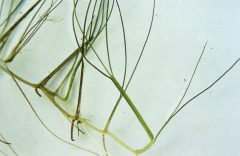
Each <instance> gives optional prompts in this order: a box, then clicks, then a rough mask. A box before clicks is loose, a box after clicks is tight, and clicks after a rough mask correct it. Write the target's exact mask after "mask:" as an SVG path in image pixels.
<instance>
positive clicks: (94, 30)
mask: <svg viewBox="0 0 240 156" xmlns="http://www.w3.org/2000/svg"><path fill="white" fill-rule="evenodd" d="M5 3H7V4H5ZM24 3H25V2H24V0H21V1H14V0H12V1H10V4H9V2H6V1H4V0H2V1H1V7H0V8H1V10H0V15H1V23H0V24H1V36H0V46H1V49H0V54H1V66H0V68H1V70H2V71H4V72H5V73H7V74H8V75H9V76H10V77H11V78H12V79H13V82H14V83H15V84H16V86H17V88H18V89H19V90H20V91H21V93H22V95H23V96H24V98H25V100H26V102H27V103H28V104H29V106H30V107H31V109H32V111H33V113H34V114H35V115H36V116H37V118H38V120H39V121H40V122H41V124H42V125H43V126H44V127H45V128H46V129H47V131H48V132H50V133H51V134H52V135H53V136H55V137H56V138H58V139H60V140H61V141H63V142H65V143H66V144H69V145H71V146H75V147H77V148H79V149H81V150H84V151H86V152H88V153H91V154H93V155H99V154H98V153H97V152H95V151H94V149H88V148H85V147H84V148H83V147H81V146H78V145H76V144H75V143H74V141H75V140H76V137H75V135H74V134H75V130H77V132H78V133H82V134H85V135H90V134H89V132H88V131H95V132H97V133H98V134H99V135H101V136H102V145H99V146H101V149H102V150H103V151H102V153H103V154H104V155H110V154H111V151H109V150H108V147H107V139H106V136H108V137H110V138H112V139H113V140H115V142H117V143H118V144H120V145H121V146H122V147H123V148H125V149H127V150H128V151H129V152H131V153H132V154H133V155H140V154H142V153H144V152H146V151H147V150H149V149H150V148H151V147H152V146H153V145H154V143H155V142H156V141H157V139H158V138H159V136H160V135H161V133H162V132H163V130H164V129H165V127H166V126H167V125H168V124H169V123H170V121H172V119H174V117H176V116H177V115H178V113H179V112H180V111H181V110H183V109H184V108H185V107H186V106H187V105H189V104H190V102H191V101H193V100H194V99H196V98H197V97H199V96H200V95H201V94H203V93H204V92H206V91H208V90H209V89H210V88H212V87H213V86H214V85H215V84H216V83H218V82H219V81H220V80H221V79H222V78H223V77H224V76H225V75H226V74H227V73H228V72H229V71H230V70H231V69H232V68H233V67H234V66H235V65H236V64H237V63H238V62H239V61H240V59H237V60H236V62H234V63H233V64H232V66H230V67H229V68H228V69H227V70H226V71H225V72H224V73H223V74H222V75H221V76H220V77H219V78H218V79H216V80H215V81H214V82H212V84H210V85H209V86H208V87H206V88H205V89H204V90H202V91H201V92H199V93H198V94H196V95H195V96H193V97H192V98H190V99H187V100H185V96H186V94H187V93H188V90H189V88H190V87H191V84H192V81H193V79H194V76H195V73H196V72H197V69H198V66H199V65H200V62H201V59H202V57H203V55H204V52H205V48H206V46H207V42H206V44H205V45H204V48H203V50H202V52H201V54H200V56H199V59H198V61H197V63H196V65H195V68H194V70H193V72H192V75H191V78H190V81H189V82H188V85H187V88H186V89H185V91H184V93H183V95H182V97H181V99H180V101H179V102H178V103H177V104H176V106H175V108H174V110H173V112H172V113H171V114H170V115H169V117H168V118H167V120H166V121H165V123H164V124H163V126H162V127H160V128H159V130H158V132H157V133H156V134H154V133H153V132H152V130H151V127H150V126H149V124H148V123H147V122H146V121H145V119H144V117H143V115H142V114H141V112H140V111H139V110H138V108H137V107H136V105H135V103H134V101H133V100H132V98H131V96H130V95H129V94H128V87H129V85H130V84H131V81H132V80H133V77H134V75H135V73H136V72H137V69H138V67H139V66H140V64H141V60H142V58H143V54H144V51H145V47H146V46H147V43H148V40H149V38H150V36H151V30H152V27H153V26H154V15H155V5H156V2H155V0H153V1H152V12H151V19H149V21H146V22H148V25H149V26H148V31H147V32H146V38H145V42H144V44H143V45H141V51H140V52H139V54H138V56H137V59H136V62H135V63H134V68H133V70H132V71H129V70H128V69H127V68H128V64H129V59H128V55H129V53H128V46H127V44H128V42H127V41H128V39H127V33H126V30H125V23H124V17H123V14H122V10H121V6H120V4H119V1H118V0H89V1H88V2H83V1H81V0H73V7H72V19H71V20H69V23H70V22H71V25H72V31H73V34H74V39H75V42H76V44H77V48H76V49H75V50H74V51H72V52H71V54H70V55H69V56H68V57H67V58H65V59H64V60H63V61H62V62H61V63H60V64H59V65H57V66H56V68H55V69H53V70H52V71H51V72H50V73H49V74H48V75H46V76H44V77H43V78H42V79H41V81H40V82H30V81H29V80H27V79H25V78H23V77H21V76H20V75H18V74H16V73H15V72H13V71H12V70H11V69H10V68H9V64H11V63H12V62H14V61H15V59H16V58H17V57H18V55H19V54H20V53H21V52H24V47H26V46H27V45H28V44H31V40H34V38H33V36H34V35H36V34H37V33H38V31H39V29H41V27H42V26H43V25H44V23H45V22H46V21H48V20H50V21H51V19H50V18H49V16H50V15H51V13H52V12H54V10H55V9H57V8H58V6H59V5H61V3H62V0H55V1H47V0H45V1H44V0H38V1H36V2H35V3H33V4H32V5H31V7H30V8H28V9H27V10H26V11H25V12H23V13H22V14H21V15H20V16H16V15H18V14H19V13H18V9H19V8H20V7H22V5H24ZM46 6H47V7H46ZM83 7H84V8H83ZM113 12H117V14H118V17H117V16H113ZM3 14H4V16H3ZM112 18H118V20H119V21H120V23H121V26H120V28H121V32H122V35H121V37H122V39H123V44H122V45H121V46H123V49H124V50H123V51H122V54H118V55H123V56H124V59H123V60H124V63H123V64H124V65H123V69H124V70H123V73H122V75H121V76H119V74H116V69H115V68H114V66H113V65H112V64H113V61H112V55H113V50H112V49H111V48H110V45H111V39H110V38H109V33H111V32H110V31H109V27H110V22H111V20H112ZM23 22H24V23H27V24H26V25H25V27H24V30H23V29H22V27H21V24H22V23H23ZM18 31H22V33H21V35H20V37H19V38H18V39H17V41H15V40H13V38H15V34H16V32H18ZM60 33H61V32H60ZM119 37H120V36H119ZM102 43H103V44H104V45H105V49H104V50H97V49H98V46H99V44H102ZM9 45H11V46H9ZM9 47H10V48H9ZM9 49H10V50H9ZM33 53H34V51H33ZM59 53H60V54H61V52H59ZM29 55H31V54H29ZM114 55H117V54H116V53H114ZM93 56H94V57H95V58H96V60H97V63H96V60H95V61H93V60H92V59H93ZM105 58H107V59H105ZM45 61H46V63H48V62H47V60H45ZM131 63H132V62H131ZM119 67H122V65H119ZM89 68H92V69H94V70H96V71H97V72H98V73H99V74H100V75H99V76H100V77H103V78H105V79H106V80H108V81H109V82H110V83H111V84H112V85H113V86H114V87H115V89H116V90H117V91H118V93H119V96H118V98H117V99H116V101H115V103H108V104H107V105H109V107H110V108H112V107H113V109H112V110H111V113H110V115H109V116H108V119H107V120H106V123H105V125H104V127H97V126H96V125H94V124H92V123H91V121H89V120H88V118H86V117H85V116H84V115H83V113H82V111H84V110H82V107H81V106H82V105H81V104H82V102H83V100H82V99H83V95H84V94H83V93H85V92H84V89H83V88H84V87H83V86H85V85H87V83H88V81H87V80H86V79H85V73H87V72H88V69H89ZM19 82H21V83H22V84H24V85H27V86H29V87H31V88H33V89H34V90H35V92H36V95H38V96H40V97H46V98H48V100H49V101H50V102H51V103H52V104H53V105H54V106H55V108H56V109H58V110H59V111H60V112H61V113H62V115H63V116H64V117H65V118H66V119H67V120H68V121H69V127H70V135H69V137H70V138H71V142H68V141H65V140H64V139H62V138H61V137H60V136H57V135H56V134H55V133H54V132H53V131H52V130H50V129H49V128H48V127H47V126H46V125H45V123H44V122H43V121H42V119H41V118H40V117H39V115H38V113H37V111H36V110H35V108H34V107H33V105H32V103H33V102H32V101H30V100H29V98H28V97H27V95H26V93H25V92H24V91H23V89H22V88H21V86H20V84H19ZM76 86H77V88H78V89H77V90H76V89H75V88H76ZM76 94H77V100H75V102H76V103H73V101H74V100H72V99H73V98H74V95H76ZM121 101H125V102H126V103H127V104H128V106H129V107H130V109H131V111H132V112H133V113H134V115H135V117H136V118H137V121H138V122H139V123H140V125H141V127H142V129H143V130H144V131H145V134H146V136H147V137H148V139H149V142H148V143H147V144H145V145H144V146H143V147H141V148H134V147H132V146H130V145H129V144H128V142H125V141H123V139H121V137H119V136H117V135H116V134H114V133H113V132H112V131H111V130H110V128H109V127H110V126H111V124H112V120H113V117H114V115H115V114H116V111H117V110H118V108H119V105H120V104H121ZM183 101H186V102H183ZM63 103H64V104H63ZM69 105H72V108H73V110H74V111H69V109H67V108H68V107H69ZM96 116H97V114H96ZM123 127H124V126H123ZM90 138H91V136H90ZM0 142H1V143H4V144H8V145H9V147H10V148H11V149H12V147H11V146H10V143H9V142H8V141H6V140H5V139H4V137H3V136H2V135H1V139H0ZM13 144H14V143H13ZM12 151H13V153H14V154H15V155H17V153H16V152H15V151H14V149H12ZM0 152H1V153H4V152H3V151H0ZM100 155H101V154H100Z"/></svg>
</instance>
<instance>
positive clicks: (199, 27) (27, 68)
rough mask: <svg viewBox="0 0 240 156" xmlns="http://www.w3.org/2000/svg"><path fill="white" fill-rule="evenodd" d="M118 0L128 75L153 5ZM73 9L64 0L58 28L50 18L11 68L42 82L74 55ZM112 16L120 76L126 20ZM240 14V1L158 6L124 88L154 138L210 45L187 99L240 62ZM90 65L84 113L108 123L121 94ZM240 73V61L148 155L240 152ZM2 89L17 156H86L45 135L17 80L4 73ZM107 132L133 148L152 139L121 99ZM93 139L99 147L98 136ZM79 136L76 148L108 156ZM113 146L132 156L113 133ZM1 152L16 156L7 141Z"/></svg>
mask: <svg viewBox="0 0 240 156" xmlns="http://www.w3.org/2000/svg"><path fill="white" fill-rule="evenodd" d="M119 3H120V5H121V7H122V11H123V18H124V23H125V26H126V36H127V42H128V54H129V66H128V67H129V69H128V72H129V73H130V71H131V70H132V67H133V65H134V62H135V61H136V58H137V56H138V54H139V52H140V50H141V47H142V45H143V42H144V39H145V37H146V34H147V30H148V26H149V23H150V16H151V9H152V3H153V2H152V1H151V0H150V1H147V0H132V1H127V0H119ZM71 9H72V4H71V3H70V2H69V1H64V2H63V3H62V4H61V6H59V8H58V9H57V10H56V11H55V12H54V15H52V17H54V18H56V19H57V22H55V23H51V22H48V23H47V24H46V25H45V26H44V27H43V28H42V29H41V30H40V31H39V33H38V34H37V35H36V37H35V38H33V39H32V41H31V42H30V43H29V45H28V46H26V48H25V49H24V52H22V53H21V55H19V57H17V59H16V61H15V62H14V63H11V64H10V65H9V67H10V68H11V69H12V70H13V71H15V72H17V73H18V74H19V75H21V76H23V77H24V78H26V79H28V80H30V81H32V82H38V81H40V80H41V79H42V78H43V77H44V75H46V74H47V73H49V72H50V71H51V69H53V68H54V67H55V66H56V65H57V64H59V63H60V62H61V60H63V59H64V58H65V57H66V56H68V55H69V53H70V52H71V51H72V50H74V49H75V48H76V47H77V45H76V43H75V40H74V38H73V32H72V30H71V28H72V27H71ZM115 9H116V8H115ZM115 13H116V16H114V17H116V19H115V18H114V19H113V22H112V23H111V26H110V28H109V34H110V38H111V40H110V43H111V45H110V48H111V54H112V58H113V60H115V61H113V62H114V63H113V66H114V70H115V72H116V73H117V75H118V76H119V79H120V78H121V77H120V76H121V74H122V67H123V66H122V60H120V59H121V58H122V56H121V55H119V54H122V53H123V51H122V50H123V47H122V36H121V27H120V21H119V17H118V16H117V12H116V11H115ZM239 13H240V1H237V0H235V1H227V0H220V1H219V0H211V1H208V0H201V1H197V0H181V1H180V0H161V1H160V0H157V1H156V12H155V16H154V24H153V29H152V32H151V36H150V40H149V43H148V44H147V47H146V50H145V53H144V55H143V58H142V61H141V63H140V66H139V68H138V70H137V73H136V75H135V76H134V79H133V81H132V83H131V85H130V88H129V90H128V91H127V92H128V94H129V95H130V97H131V98H132V100H133V101H134V103H135V104H136V107H137V108H138V109H139V111H140V112H141V114H142V116H143V117H144V118H145V119H146V122H147V123H148V124H149V126H150V128H151V129H152V131H153V133H154V134H156V133H157V131H158V130H159V128H160V127H161V125H162V124H163V123H164V121H165V120H166V119H167V117H168V115H169V114H170V112H171V111H172V110H173V108H174V106H175V105H176V104H177V102H178V101H179V100H180V98H181V96H182V94H183V92H184V89H185V88H186V86H187V82H188V81H189V79H190V76H191V74H192V72H193V69H194V66H195V64H196V62H197V60H198V57H199V56H200V53H201V50H202V48H203V46H204V44H205V42H206V41H208V45H207V47H206V53H205V54H204V56H203V59H202V62H201V63H200V66H199V70H198V71H197V73H196V77H195V78H194V80H193V84H192V86H191V88H190V90H189V93H188V94H187V97H186V99H185V101H186V100H187V99H189V98H191V97H192V96H194V95H195V94H197V93H198V92H200V91H201V90H203V89H204V88H206V87H207V86H208V85H210V84H211V83H212V82H213V81H214V80H216V79H217V78H218V77H219V76H220V75H221V74H222V73H223V72H224V71H225V70H227V69H228V67H230V66H231V65H232V64H233V63H234V62H235V60H237V59H238V58H239V57H240V52H239V45H240V43H239V42H240V40H239V36H240V29H239V28H240V17H239ZM102 45H104V41H99V43H97V44H96V47H99V49H101V46H102ZM97 49H98V48H97ZM90 57H91V56H90ZM118 58H120V59H118ZM93 59H94V58H93ZM118 60H120V61H118ZM87 69H88V71H87V72H86V78H85V80H86V81H85V84H86V85H84V90H85V91H84V98H83V103H84V104H83V108H82V109H83V110H84V112H83V114H84V117H86V118H87V119H88V120H89V121H90V122H91V123H93V124H95V125H97V126H98V127H103V125H104V123H105V122H106V119H107V117H108V115H109V113H110V112H111V109H112V107H113V106H114V101H115V100H116V97H117V95H118V93H117V90H116V88H114V87H113V85H112V84H111V82H109V81H107V80H105V78H103V77H102V76H101V75H99V74H98V73H96V72H95V71H94V70H93V69H92V68H90V67H87ZM239 75H240V65H236V66H235V68H233V69H232V70H231V72H229V74H227V75H226V76H225V77H224V78H223V79H222V80H221V81H220V82H219V83H218V84H217V85H215V86H214V87H213V88H212V89H210V90H209V91H207V92H206V93H204V94H203V95H201V96H200V97H198V98H197V99H196V100H194V101H193V102H191V103H190V105H189V106H187V107H186V108H185V109H184V110H183V111H182V112H180V113H179V114H178V115H177V116H176V118H174V119H173V120H172V122H171V123H170V124H169V125H168V126H167V127H166V129H165V130H164V131H163V133H162V135H161V136H160V137H159V139H158V141H157V142H156V144H155V145H154V146H153V147H152V148H151V149H150V150H149V151H147V152H146V153H144V154H143V155H144V156H159V155H161V156H193V155H195V156H203V155H204V156H237V155H240V153H239V150H238V148H239V146H240V133H239V130H240V122H239V120H240V115H239V111H240V105H239V101H240V99H239V97H240V91H239V88H240V80H239ZM128 76H129V74H128ZM22 87H23V89H24V91H25V92H26V94H27V95H28V97H29V98H30V100H31V101H32V103H33V105H34V107H35V109H36V110H37V112H38V113H39V115H40V116H41V118H42V119H43V121H44V122H45V123H46V125H48V127H49V128H50V129H51V130H53V131H54V132H55V133H56V134H58V135H59V136H61V137H62V138H64V139H66V140H70V124H69V122H68V121H66V120H65V118H63V116H62V115H61V114H60V113H59V111H58V110H57V109H56V108H55V107H54V106H53V105H52V104H51V103H50V102H49V101H48V100H47V98H46V97H42V98H39V97H38V96H37V95H36V94H35V92H34V90H33V89H32V88H29V87H27V86H25V85H23V84H22ZM0 93H1V94H0V132H1V134H2V135H4V137H5V138H6V139H7V140H8V141H9V142H11V143H12V147H13V148H14V149H15V150H16V151H17V153H18V154H19V155H20V156H30V155H34V156H38V155H39V156H40V155H41V156H42V155H45V156H47V155H49V156H50V155H51V156H52V155H70V156H72V155H84V156H85V155H90V154H88V153H86V152H83V151H81V150H78V149H76V148H74V147H71V146H69V145H66V144H64V143H62V142H60V141H59V140H57V139H56V138H54V137H53V136H52V135H51V134H49V133H48V132H47V131H46V129H45V128H44V127H43V126H42V125H41V124H40V122H39V121H38V120H37V119H36V117H35V116H34V114H33V112H32V111H31V109H30V108H29V106H28V105H27V102H26V101H25V100H24V98H23V96H22V95H21V94H20V91H19V90H18V89H17V87H16V85H15V84H14V83H13V81H12V79H11V78H10V77H9V76H8V75H6V74H5V73H3V72H0ZM110 129H111V130H112V131H113V132H114V133H116V134H117V135H119V136H120V137H121V138H122V139H123V140H125V141H126V142H127V143H129V144H130V145H132V146H133V147H136V148H139V147H142V146H143V145H144V144H146V143H147V139H146V134H145V133H144V131H143V130H142V128H141V127H140V126H139V123H138V122H137V120H136V118H135V117H134V116H133V114H132V111H131V110H130V108H129V107H128V105H127V104H126V103H125V102H122V103H121V106H120V108H119V110H118V111H117V114H116V116H115V117H114V120H113V123H112V125H111V128H110ZM75 133H76V132H75ZM90 133H91V134H92V135H93V136H94V138H95V139H96V140H97V141H99V143H100V140H99V138H100V137H101V135H99V134H95V133H93V132H92V131H90ZM75 137H76V139H77V141H76V144H78V145H83V146H84V147H87V148H89V149H92V150H94V151H96V152H98V153H99V154H101V155H103V153H102V151H101V150H100V149H99V148H98V147H97V146H96V145H95V144H94V143H92V142H91V139H89V137H88V136H86V135H80V136H79V137H77V136H75ZM107 142H108V143H107V146H108V147H109V149H110V155H113V156H122V155H124V156H125V155H132V154H131V153H129V152H128V151H126V150H125V149H123V148H122V147H121V146H119V145H118V144H117V143H115V142H114V141H112V140H111V139H110V138H108V137H107ZM0 150H1V151H4V152H6V153H9V155H12V154H11V151H10V150H9V149H8V148H7V146H6V145H3V144H1V145H0Z"/></svg>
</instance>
